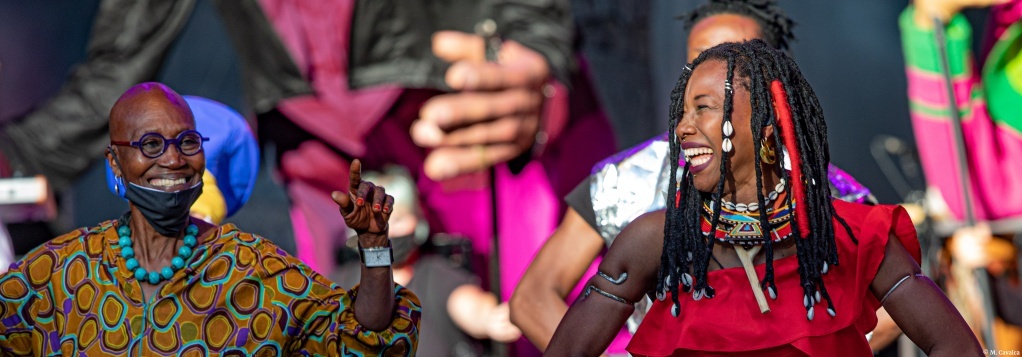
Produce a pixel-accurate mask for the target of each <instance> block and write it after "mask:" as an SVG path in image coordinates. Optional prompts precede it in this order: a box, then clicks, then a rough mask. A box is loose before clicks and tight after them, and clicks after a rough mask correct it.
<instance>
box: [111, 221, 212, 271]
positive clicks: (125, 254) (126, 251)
mask: <svg viewBox="0 0 1022 357" xmlns="http://www.w3.org/2000/svg"><path fill="white" fill-rule="evenodd" d="M125 216H127V215H125ZM118 226H119V227H117V236H118V237H119V238H118V239H117V245H118V246H120V247H121V257H122V258H124V259H127V262H125V264H124V265H125V266H126V267H127V268H128V270H130V271H133V272H135V280H138V281H139V282H142V281H145V282H148V283H149V284H152V285H156V284H159V283H160V282H162V281H164V280H170V278H171V277H173V276H174V273H175V272H177V271H178V270H181V268H183V267H184V266H185V262H186V261H188V258H191V257H192V253H193V251H192V248H195V245H196V244H198V241H197V240H196V239H195V235H196V234H199V227H198V226H196V225H195V224H188V228H186V229H185V238H184V245H182V246H181V248H179V249H178V250H177V256H176V257H174V259H172V260H171V261H170V266H165V267H163V269H161V270H160V272H158V273H157V272H155V271H150V272H147V271H146V270H145V268H143V267H141V266H139V264H138V259H135V249H134V248H133V246H134V242H132V240H131V228H130V227H128V220H127V219H121V220H119V221H118Z"/></svg>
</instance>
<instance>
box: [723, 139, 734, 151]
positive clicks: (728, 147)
mask: <svg viewBox="0 0 1022 357" xmlns="http://www.w3.org/2000/svg"><path fill="white" fill-rule="evenodd" d="M720 148H721V149H723V150H724V152H731V149H733V148H734V146H733V145H731V139H727V138H725V139H724V143H722V144H721V145H720Z"/></svg>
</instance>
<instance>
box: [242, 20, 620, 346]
mask: <svg viewBox="0 0 1022 357" xmlns="http://www.w3.org/2000/svg"><path fill="white" fill-rule="evenodd" d="M260 4H261V5H262V7H263V10H264V12H265V13H266V15H267V18H268V19H269V20H270V22H271V23H272V24H273V25H274V27H275V28H276V29H277V31H278V33H279V36H280V38H281V39H282V40H283V42H284V44H285V46H286V47H287V48H288V50H289V51H290V52H291V56H292V58H293V59H294V60H295V62H296V63H297V65H298V67H299V68H300V69H301V70H302V72H303V73H304V74H305V75H306V77H307V79H308V80H309V81H310V83H311V84H312V87H313V89H314V92H315V94H313V95H308V96H302V97H296V98H290V99H287V100H285V101H283V102H281V103H279V105H278V107H277V109H278V110H279V111H280V112H281V113H282V114H284V115H285V116H286V117H287V118H288V119H289V120H291V121H292V122H294V123H295V124H297V125H298V126H299V127H301V128H302V129H304V130H305V131H307V132H308V133H311V134H312V135H314V136H315V139H313V140H307V141H305V142H303V143H302V144H300V145H299V146H298V147H297V148H295V149H293V150H291V151H288V152H284V153H283V154H282V156H281V165H280V169H281V173H282V174H283V175H284V177H285V179H286V180H287V190H288V194H289V196H290V198H291V200H292V204H293V207H292V210H291V215H292V218H293V224H294V225H295V236H296V237H295V238H296V243H297V248H298V254H297V256H298V258H299V259H302V260H303V261H305V262H306V263H307V264H308V265H309V266H310V267H312V268H313V269H314V270H316V271H317V272H319V273H321V274H323V275H328V276H329V275H330V274H331V273H332V269H333V265H334V264H333V263H334V262H333V255H332V252H333V251H334V250H335V249H336V247H339V246H340V244H342V242H343V241H344V240H345V239H346V237H345V227H344V224H343V221H342V220H341V219H340V218H339V217H338V216H337V207H336V205H335V204H334V203H333V202H332V200H331V199H330V197H329V193H330V192H331V191H334V190H338V191H346V190H347V175H348V174H347V171H348V167H349V166H348V165H349V161H350V159H351V158H353V157H357V158H359V159H360V160H361V161H362V162H363V165H364V169H365V170H372V169H379V168H382V167H383V166H384V165H386V164H392V163H395V164H399V165H402V166H404V167H407V168H409V171H410V172H411V173H412V175H413V177H414V178H415V180H416V182H417V184H418V189H419V193H420V198H421V202H422V205H423V208H424V211H425V212H426V215H427V219H428V220H429V222H430V227H431V230H432V231H434V232H447V233H453V234H461V235H465V236H467V237H469V238H470V239H471V240H472V242H473V248H474V250H475V253H478V254H480V255H481V256H483V257H486V256H489V253H490V252H491V237H492V231H493V228H492V221H491V218H492V213H491V202H490V194H491V191H490V188H489V179H488V176H487V173H480V174H471V175H464V176H462V177H459V178H456V179H452V180H448V181H444V182H436V181H433V180H431V179H429V178H427V177H426V176H425V174H424V173H423V168H422V163H423V160H424V158H425V156H426V154H427V150H426V149H422V148H419V147H418V146H416V145H415V144H414V143H413V142H412V141H411V138H410V135H409V129H410V126H411V123H412V122H413V121H414V120H415V119H416V118H417V117H418V111H419V109H420V107H421V106H422V104H423V103H424V102H425V101H426V100H427V99H429V98H430V97H431V96H433V95H436V94H438V93H437V92H435V91H426V90H402V89H398V88H387V87H384V88H376V89H370V90H358V91H355V90H351V89H349V88H348V86H347V83H348V82H347V48H348V44H349V43H348V39H349V36H350V31H349V25H350V22H351V14H352V10H353V6H354V4H355V2H354V0H302V1H297V0H260ZM583 67H584V65H583ZM553 84H554V87H555V94H554V96H553V97H552V98H549V99H547V101H546V103H545V105H544V115H543V124H544V130H545V131H546V133H547V134H548V135H549V141H548V144H547V145H546V147H545V149H544V150H543V152H542V153H541V154H540V155H539V156H538V157H536V158H534V159H533V160H532V161H531V162H529V163H528V164H527V165H526V166H525V168H524V169H523V170H522V172H520V173H518V174H512V173H511V172H510V170H509V168H508V167H507V166H506V165H498V166H497V167H496V171H495V172H496V175H497V177H496V187H497V200H498V206H499V207H498V220H499V232H498V235H499V237H500V247H499V248H500V249H499V251H500V263H501V267H500V269H501V270H500V278H501V299H502V300H505V301H506V300H507V299H508V298H510V296H511V294H512V293H513V288H514V287H515V286H516V285H517V283H518V280H519V279H520V278H521V276H522V275H523V274H524V272H525V269H526V268H527V267H528V265H529V263H530V262H531V261H532V257H533V256H534V255H535V253H536V252H537V251H538V250H539V248H540V247H541V246H542V244H543V243H544V242H545V240H546V238H547V237H548V236H549V235H550V233H552V232H553V230H554V228H555V227H556V225H557V223H558V222H559V221H560V216H561V215H562V214H563V212H564V209H565V206H564V204H563V203H562V201H561V197H563V196H564V195H566V194H567V193H568V192H569V191H570V190H571V189H572V188H573V187H574V186H575V185H576V184H578V182H580V181H582V179H583V178H585V176H586V175H587V174H589V170H590V168H591V167H592V166H593V165H594V164H595V163H596V162H597V161H598V160H600V159H602V158H604V157H606V156H609V155H610V154H612V153H613V151H614V148H615V144H614V138H613V134H612V132H611V128H610V125H609V123H608V122H607V120H606V117H605V116H604V114H603V113H602V111H601V109H600V108H599V105H598V104H596V103H597V102H596V100H595V98H594V97H593V95H592V91H591V89H590V87H589V84H588V79H587V78H585V77H584V76H580V75H576V76H574V80H573V83H572V88H573V89H574V92H573V93H572V95H571V96H570V97H569V95H568V91H567V89H566V88H565V86H563V85H561V84H559V83H553ZM482 276H483V277H484V279H485V278H486V275H485V274H482ZM516 350H517V351H518V355H523V354H534V353H535V352H536V351H534V349H532V348H531V346H530V345H528V344H527V343H525V344H522V343H519V344H518V345H517V346H516ZM529 350H532V352H531V353H530V352H527V351H529Z"/></svg>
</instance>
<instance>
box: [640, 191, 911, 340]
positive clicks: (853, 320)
mask: <svg viewBox="0 0 1022 357" xmlns="http://www.w3.org/2000/svg"><path fill="white" fill-rule="evenodd" d="M834 208H835V211H836V212H837V214H838V215H839V216H841V218H843V219H844V220H845V222H847V223H848V225H849V226H850V227H851V228H852V233H853V234H854V237H855V238H856V239H858V241H859V243H858V244H855V243H854V242H853V241H852V239H851V237H849V236H848V233H847V232H846V231H845V229H844V227H843V226H841V225H840V224H839V223H837V221H836V220H835V222H834V226H835V229H834V231H835V236H836V241H837V246H838V262H839V265H838V266H833V267H830V268H829V271H828V273H827V274H826V275H824V278H823V280H824V283H825V284H826V288H827V292H828V293H829V294H830V297H831V299H832V300H833V301H834V307H835V310H836V311H837V316H836V317H831V316H830V315H829V314H828V313H827V310H826V309H827V303H826V300H823V301H821V302H820V303H817V304H816V307H815V309H816V311H815V312H814V313H815V316H814V318H813V320H812V321H809V320H808V319H806V309H805V307H804V306H803V305H802V298H803V296H802V289H801V288H800V287H799V275H798V258H797V257H796V256H794V255H792V256H789V257H785V258H782V259H778V260H775V261H774V276H775V282H776V283H777V287H778V291H777V300H772V299H770V298H769V297H767V301H768V303H769V304H770V310H771V311H770V312H768V313H766V314H762V313H760V312H759V308H758V306H757V305H756V298H755V296H754V295H753V293H752V291H751V290H750V287H749V281H748V278H746V277H745V271H744V270H743V269H742V268H741V267H735V268H728V269H722V270H716V271H712V272H710V273H709V277H708V279H709V282H710V286H712V287H713V288H714V289H715V290H716V293H717V295H716V296H715V297H714V298H712V299H706V298H703V299H702V300H699V301H694V300H693V299H692V294H683V295H682V296H681V297H680V299H679V300H680V303H681V306H680V308H681V313H680V314H679V315H678V317H673V316H671V312H670V309H671V299H670V297H668V298H667V299H665V300H664V301H662V302H661V301H654V302H653V307H652V308H651V309H650V311H649V313H648V314H647V315H646V317H645V319H644V320H643V321H642V325H640V326H639V329H638V331H636V333H635V336H634V337H633V338H632V341H631V342H630V343H629V344H628V352H630V353H632V354H633V355H635V356H872V352H871V350H870V348H869V345H868V343H867V342H866V337H865V335H866V333H868V332H870V331H872V330H873V328H874V327H875V326H876V323H877V318H876V310H877V309H879V308H880V301H879V300H877V298H876V297H874V296H873V294H872V293H871V292H870V290H869V286H870V284H871V283H872V282H873V278H874V277H875V276H876V274H877V270H878V269H879V268H880V262H881V261H882V260H883V258H884V249H885V247H886V245H887V239H888V238H889V237H890V235H892V234H893V235H894V236H896V237H898V239H899V240H900V241H901V243H902V244H903V245H904V246H905V248H906V249H907V250H908V252H909V253H910V254H911V255H912V257H913V258H915V260H916V262H917V263H918V262H919V261H920V251H919V241H918V240H917V239H916V232H915V227H914V226H913V225H912V221H911V220H909V217H908V213H907V212H906V211H905V209H904V208H901V207H900V206H888V205H880V206H866V205H862V204H856V203H847V202H844V201H840V200H835V201H834ZM756 272H757V274H758V275H759V276H760V277H762V276H763V275H764V274H765V266H764V265H762V264H760V265H756Z"/></svg>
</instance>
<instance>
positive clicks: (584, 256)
mask: <svg viewBox="0 0 1022 357" xmlns="http://www.w3.org/2000/svg"><path fill="white" fill-rule="evenodd" d="M603 245H604V243H603V238H602V237H600V234H599V233H597V232H596V231H595V230H593V228H592V227H590V226H589V223H587V222H586V221H585V219H584V218H582V216H580V215H579V214H578V212H575V210H574V209H572V208H568V212H567V213H566V214H565V215H564V220H563V221H561V224H560V225H559V226H558V227H557V230H556V231H554V234H553V235H552V236H550V239H548V240H547V241H546V244H544V245H543V249H540V251H539V253H538V254H536V258H534V259H533V261H532V264H530V265H529V270H527V271H526V272H525V275H524V276H523V277H522V280H521V281H520V282H519V283H518V287H516V288H515V293H514V295H513V296H511V322H512V323H514V324H515V325H516V326H518V328H520V329H522V332H523V333H524V334H525V336H526V337H527V338H528V339H529V341H530V342H532V344H533V345H536V347H537V348H539V349H540V350H545V349H546V347H547V345H548V344H550V338H551V337H553V335H554V330H555V329H557V324H558V323H559V322H560V321H561V318H563V317H564V314H565V313H566V312H567V311H568V304H566V303H565V302H564V298H565V297H567V296H568V294H569V293H571V290H572V288H574V287H575V285H576V284H578V281H579V280H580V279H582V275H583V274H585V272H586V270H587V269H588V268H589V265H590V264H592V262H593V260H594V259H596V256H598V255H599V254H600V251H601V250H603Z"/></svg>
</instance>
